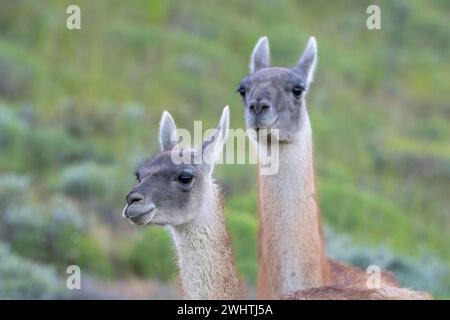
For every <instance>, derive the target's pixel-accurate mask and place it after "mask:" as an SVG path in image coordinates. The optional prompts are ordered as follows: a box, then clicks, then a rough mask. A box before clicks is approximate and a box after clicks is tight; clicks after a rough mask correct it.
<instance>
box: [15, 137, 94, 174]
mask: <svg viewBox="0 0 450 320" xmlns="http://www.w3.org/2000/svg"><path fill="white" fill-rule="evenodd" d="M22 146H23V155H22V156H23V157H24V159H25V160H28V162H27V161H25V162H26V164H27V168H33V169H34V170H40V169H49V168H52V169H54V168H57V167H60V166H61V165H62V164H64V163H70V162H75V161H80V160H85V159H91V158H93V157H94V150H93V149H92V148H91V146H90V145H89V144H86V143H85V142H83V141H81V140H79V139H76V138H73V137H72V136H70V135H68V134H66V133H65V132H63V131H61V130H57V129H42V128H40V129H36V130H31V131H30V132H29V134H27V135H26V136H24V139H23V141H22Z"/></svg>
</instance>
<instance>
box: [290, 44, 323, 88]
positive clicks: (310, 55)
mask: <svg viewBox="0 0 450 320" xmlns="http://www.w3.org/2000/svg"><path fill="white" fill-rule="evenodd" d="M316 64H317V42H316V39H315V38H314V37H310V38H309V41H308V44H307V45H306V48H305V51H304V52H303V55H302V56H301V58H300V60H299V61H298V63H297V65H296V66H295V67H294V69H293V70H294V71H295V72H296V73H298V74H300V75H301V76H302V77H303V78H304V79H305V80H306V85H307V86H309V84H310V83H311V82H312V81H313V78H314V71H315V69H316Z"/></svg>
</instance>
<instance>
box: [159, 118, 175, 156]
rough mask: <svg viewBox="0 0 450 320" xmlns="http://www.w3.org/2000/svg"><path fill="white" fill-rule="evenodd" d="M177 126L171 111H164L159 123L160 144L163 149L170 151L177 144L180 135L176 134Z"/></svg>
mask: <svg viewBox="0 0 450 320" xmlns="http://www.w3.org/2000/svg"><path fill="white" fill-rule="evenodd" d="M176 130H177V126H176V125H175V121H173V118H172V116H171V115H170V113H169V112H167V111H164V112H163V114H162V116H161V122H160V123H159V144H160V146H161V151H170V150H172V149H173V147H175V146H176V145H177V143H178V142H179V141H178V137H177V136H176Z"/></svg>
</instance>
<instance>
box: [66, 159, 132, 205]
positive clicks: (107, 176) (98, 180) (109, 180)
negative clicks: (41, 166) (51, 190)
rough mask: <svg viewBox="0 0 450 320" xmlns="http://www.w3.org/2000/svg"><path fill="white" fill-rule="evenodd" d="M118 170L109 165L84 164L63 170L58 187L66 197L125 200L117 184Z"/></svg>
mask: <svg viewBox="0 0 450 320" xmlns="http://www.w3.org/2000/svg"><path fill="white" fill-rule="evenodd" d="M116 172H117V170H114V168H113V167H111V166H108V165H101V164H98V163H94V162H82V163H80V164H76V165H73V166H70V167H68V168H66V169H64V170H63V172H62V173H61V176H60V178H59V181H58V187H59V189H60V190H62V191H63V192H64V193H65V194H66V195H68V196H71V197H74V198H77V199H80V200H89V199H91V200H92V199H94V200H99V199H101V200H105V201H106V200H115V199H121V200H122V199H123V194H122V193H121V192H122V190H121V189H119V188H118V187H117V186H118V185H117V184H116V182H117V181H118V180H119V179H118V177H117V173H116Z"/></svg>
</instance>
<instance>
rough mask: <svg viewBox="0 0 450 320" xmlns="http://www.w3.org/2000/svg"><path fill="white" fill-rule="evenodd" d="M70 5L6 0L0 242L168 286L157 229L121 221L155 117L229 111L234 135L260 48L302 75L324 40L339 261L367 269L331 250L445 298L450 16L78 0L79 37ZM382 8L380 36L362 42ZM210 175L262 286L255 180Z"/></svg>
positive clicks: (321, 176) (322, 129)
mask: <svg viewBox="0 0 450 320" xmlns="http://www.w3.org/2000/svg"><path fill="white" fill-rule="evenodd" d="M72 3H73V1H56V0H55V1H45V2H41V1H39V2H37V1H32V0H28V1H26V0H19V1H8V0H0V8H1V10H0V154H1V156H0V204H1V205H0V219H1V221H2V224H1V225H0V239H1V241H2V242H5V243H7V244H8V245H9V246H10V247H11V250H12V252H14V254H19V255H21V256H23V257H25V258H27V259H30V260H33V261H37V262H40V263H45V264H49V265H52V266H55V268H56V269H57V271H58V272H60V274H62V275H64V270H63V267H64V266H66V265H67V264H68V263H76V264H79V265H80V266H81V267H82V269H83V268H84V269H85V270H87V271H88V272H89V273H91V274H93V275H94V276H95V277H99V278H106V279H110V280H111V281H115V280H117V279H119V278H123V277H147V278H149V277H154V278H158V279H162V280H163V281H167V280H170V279H173V273H174V264H173V259H174V258H173V252H172V248H171V244H170V241H169V239H168V236H167V235H166V234H165V232H164V231H163V230H160V229H156V228H149V229H146V230H142V229H140V230H136V228H135V227H132V226H128V225H127V224H126V223H125V222H124V221H122V220H121V218H120V212H121V208H122V207H123V205H124V195H125V193H126V192H127V191H128V190H129V188H130V187H131V186H132V185H133V183H134V180H133V176H132V172H133V169H134V166H135V165H136V164H137V163H138V162H139V160H140V159H142V158H143V157H146V156H148V155H150V154H151V153H153V152H154V151H155V150H156V148H157V136H156V135H157V123H158V121H159V117H160V115H161V112H162V111H163V110H165V109H167V110H169V111H170V112H171V113H172V114H173V115H174V117H175V119H176V120H177V122H178V125H179V127H184V128H188V129H191V128H192V126H193V120H200V119H201V120H204V128H207V127H210V126H213V125H215V123H216V121H217V118H218V116H219V113H220V111H221V109H222V108H223V106H224V105H226V104H228V105H230V107H231V117H232V121H231V127H233V128H242V127H243V126H244V123H243V111H242V103H241V101H240V97H239V95H238V94H236V93H235V92H234V90H235V88H236V85H237V83H238V82H239V80H240V79H241V78H242V77H243V76H245V75H246V73H247V70H248V61H249V55H250V52H251V50H252V48H253V45H254V43H255V42H256V40H257V39H258V37H260V36H262V35H267V36H268V37H269V40H270V45H271V51H272V61H273V63H274V64H280V65H293V64H294V63H295V62H296V59H297V58H298V56H299V55H300V53H301V52H302V50H303V47H304V45H305V44H306V41H307V39H308V37H309V36H310V35H314V36H315V37H316V38H317V40H318V48H319V65H318V69H317V74H316V77H315V79H316V80H315V83H314V86H313V88H312V89H311V91H310V94H309V96H308V108H309V113H310V117H311V121H312V126H313V135H314V144H315V159H316V171H317V175H318V194H319V200H320V206H321V210H322V214H323V216H324V221H325V223H326V224H327V225H328V226H329V227H330V229H332V230H334V232H331V233H330V234H331V236H330V240H329V241H330V242H333V243H332V244H330V251H331V254H332V255H337V256H340V257H343V258H347V260H349V261H353V262H355V261H356V260H357V259H356V260H354V259H353V258H354V257H353V258H352V257H348V256H345V257H344V254H343V253H342V250H341V251H339V249H338V247H339V246H338V244H339V243H341V242H339V241H340V240H339V239H340V238H339V236H335V233H337V234H346V236H348V237H349V239H351V240H349V241H348V244H347V242H346V245H348V246H350V247H351V246H354V248H355V255H358V256H359V255H360V254H361V252H368V253H367V254H368V255H370V252H376V253H374V254H373V255H372V256H370V257H369V258H367V259H366V260H364V259H363V260H358V261H363V262H367V261H370V262H372V263H377V261H378V260H377V259H378V258H379V257H380V256H383V257H384V258H386V257H390V258H389V259H391V258H392V259H395V257H397V256H398V257H402V258H401V259H403V257H404V259H405V260H401V261H402V262H401V263H403V264H401V265H402V266H403V265H407V266H413V267H411V268H412V269H410V270H416V269H417V270H418V271H417V272H416V273H410V274H412V275H413V276H412V277H410V278H408V277H404V278H403V279H404V280H403V281H404V283H405V285H410V286H413V285H417V286H418V287H419V288H425V289H427V290H431V291H433V293H435V294H437V295H438V296H440V297H445V296H447V297H448V296H450V279H449V278H450V276H449V271H448V269H449V268H450V251H449V250H448V246H449V244H450V241H449V239H450V237H449V234H450V204H449V200H448V192H449V189H450V143H449V138H450V126H449V119H450V103H449V99H448V87H449V83H450V72H449V71H450V60H449V59H448V52H449V50H450V28H448V17H449V16H450V5H449V4H448V3H447V2H446V1H439V0H436V1H418V0H413V1H400V0H396V1H357V2H355V1H335V2H333V5H331V4H330V3H329V2H328V1H309V2H306V1H275V0H264V1H238V0H236V1H227V2H225V1H221V2H219V1H196V2H195V3H194V2H192V3H191V2H188V1H183V2H180V1H143V0H142V1H133V2H125V1H104V0H102V1H87V0H85V1H77V3H78V4H79V6H80V7H81V11H82V29H81V30H78V31H70V30H68V29H67V28H66V27H65V22H66V17H67V15H66V13H65V9H66V7H67V5H68V4H72ZM372 3H377V4H379V5H380V7H381V12H382V30H376V31H369V30H368V29H367V28H366V27H365V23H366V18H367V14H366V13H365V11H366V8H367V6H368V5H369V4H372ZM217 175H218V177H219V179H218V181H219V182H220V183H221V184H222V185H224V187H225V191H226V195H227V202H226V211H227V216H228V218H229V219H228V221H229V225H230V229H231V232H232V236H233V240H234V245H235V251H236V255H237V264H238V267H239V268H240V270H241V271H242V272H243V273H244V276H245V278H246V279H247V280H248V281H249V283H251V284H254V283H255V279H256V272H257V267H256V228H257V219H256V190H255V167H254V166H252V165H246V166H236V165H226V166H225V165H222V166H219V168H218V172H217ZM18 193H20V194H21V196H20V197H17V194H18ZM61 216H62V217H63V218H59V217H61ZM55 221H57V223H58V224H56V226H57V227H56V228H54V229H56V230H58V231H60V232H56V231H55V230H53V229H51V228H50V226H52V225H55ZM5 226H6V227H5ZM25 235H26V236H25ZM45 235H46V236H45ZM43 237H47V238H49V239H54V240H55V241H57V242H58V243H61V247H58V246H56V247H53V246H51V243H52V242H45V241H41V239H42V238H43ZM335 241H336V243H337V244H336V245H334V242H335ZM49 246H50V247H51V248H50V249H49ZM380 246H381V247H383V248H387V249H380V250H381V251H383V250H384V251H383V253H381V254H380V253H379V251H377V250H378V249H374V248H379V247H380ZM36 248H38V249H40V250H41V251H39V250H36ZM67 248H70V250H67ZM361 248H367V249H364V250H363V249H361ZM371 250H372V251H371ZM374 250H375V251H374ZM349 251H352V250H349ZM5 252H6V251H5ZM386 252H387V253H386ZM427 257H430V258H429V259H430V261H431V260H433V261H435V260H436V261H438V262H436V265H439V267H432V266H430V265H426V266H424V264H426V263H422V261H428V260H427V259H428V258H427ZM386 259H387V258H386ZM399 259H400V258H399ZM386 261H387V260H386ZM389 261H391V260H389ZM405 261H406V262H405ZM356 262H357V261H356ZM363 262H361V263H363ZM379 263H381V262H379ZM0 264H1V262H0ZM433 266H434V265H433ZM393 268H394V269H395V265H394V267H393ZM405 268H406V267H405ZM414 268H415V269H414ZM423 268H425V269H423ZM425 270H427V271H425ZM419 271H420V272H422V273H420V272H419ZM423 274H428V275H431V276H430V278H427V280H426V281H423V283H422V284H421V283H417V284H415V283H414V284H411V281H412V280H411V279H413V278H414V277H416V278H419V277H422V278H421V279H423ZM414 275H416V276H414ZM408 279H409V280H408ZM424 283H425V284H424Z"/></svg>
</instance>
